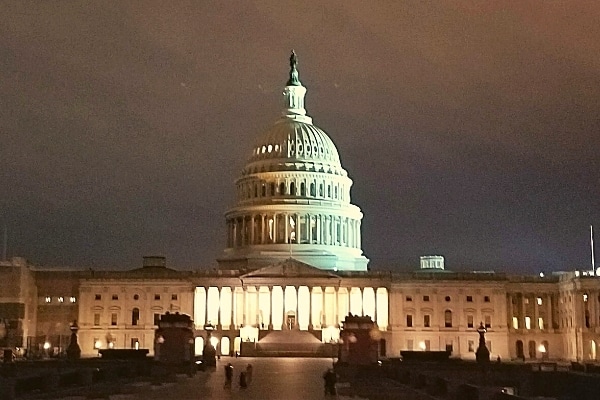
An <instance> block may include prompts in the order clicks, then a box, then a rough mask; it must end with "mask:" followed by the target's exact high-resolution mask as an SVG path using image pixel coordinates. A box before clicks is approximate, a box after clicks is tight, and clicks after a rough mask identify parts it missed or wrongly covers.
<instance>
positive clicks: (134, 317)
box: [131, 308, 140, 326]
mask: <svg viewBox="0 0 600 400" xmlns="http://www.w3.org/2000/svg"><path fill="white" fill-rule="evenodd" d="M139 320H140V309H139V308H134V309H133V310H131V325H134V326H135V325H137V324H138V322H139Z"/></svg>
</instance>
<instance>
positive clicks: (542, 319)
mask: <svg viewBox="0 0 600 400" xmlns="http://www.w3.org/2000/svg"><path fill="white" fill-rule="evenodd" d="M538 328H540V329H544V318H542V317H539V318H538Z"/></svg>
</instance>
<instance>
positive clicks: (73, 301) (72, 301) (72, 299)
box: [69, 296, 77, 303]
mask: <svg viewBox="0 0 600 400" xmlns="http://www.w3.org/2000/svg"><path fill="white" fill-rule="evenodd" d="M69 300H70V301H71V303H76V302H77V299H76V298H75V296H71V298H70V299H69Z"/></svg>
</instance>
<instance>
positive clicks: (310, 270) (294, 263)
mask: <svg viewBox="0 0 600 400" xmlns="http://www.w3.org/2000/svg"><path fill="white" fill-rule="evenodd" d="M276 277H279V278H339V276H338V275H336V274H334V273H332V272H330V271H325V270H322V269H319V268H316V267H313V266H312V265H309V264H306V263H303V262H302V261H298V260H296V259H294V258H288V259H287V260H285V261H280V262H278V263H276V264H273V265H269V266H267V267H263V268H260V269H257V270H255V271H252V272H248V273H247V274H245V275H243V276H241V278H242V279H245V278H276Z"/></svg>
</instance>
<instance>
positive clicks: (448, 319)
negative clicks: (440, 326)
mask: <svg viewBox="0 0 600 400" xmlns="http://www.w3.org/2000/svg"><path fill="white" fill-rule="evenodd" d="M444 326H445V327H446V328H452V311H450V310H446V311H444Z"/></svg>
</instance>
